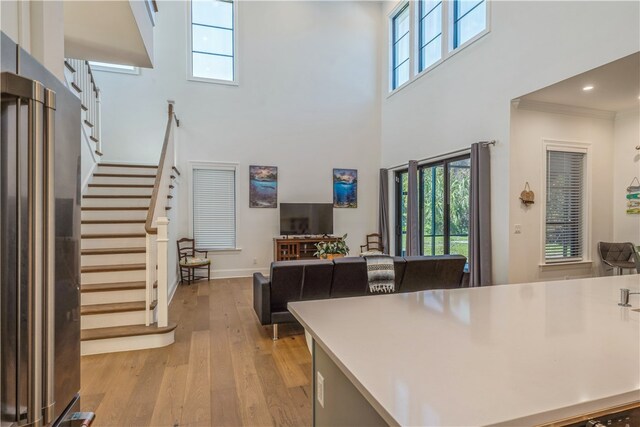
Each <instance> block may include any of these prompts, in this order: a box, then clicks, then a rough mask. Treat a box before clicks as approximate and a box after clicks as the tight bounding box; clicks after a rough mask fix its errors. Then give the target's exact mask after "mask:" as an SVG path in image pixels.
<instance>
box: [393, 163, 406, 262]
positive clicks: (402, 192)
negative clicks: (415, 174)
mask: <svg viewBox="0 0 640 427" xmlns="http://www.w3.org/2000/svg"><path fill="white" fill-rule="evenodd" d="M408 200H409V172H407V171H406V170H404V171H399V172H396V253H397V254H398V255H400V256H405V255H406V254H407V202H408Z"/></svg>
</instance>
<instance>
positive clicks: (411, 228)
mask: <svg viewBox="0 0 640 427" xmlns="http://www.w3.org/2000/svg"><path fill="white" fill-rule="evenodd" d="M407 179H408V180H409V185H408V187H409V188H408V193H407V255H408V256H414V255H420V216H419V211H418V162H417V161H415V160H410V161H409V174H408V176H407Z"/></svg>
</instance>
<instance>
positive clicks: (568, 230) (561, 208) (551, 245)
mask: <svg viewBox="0 0 640 427" xmlns="http://www.w3.org/2000/svg"><path fill="white" fill-rule="evenodd" d="M585 156H586V152H585V151H583V150H569V151H556V150H551V149H549V150H548V151H547V159H546V163H547V165H546V169H547V173H546V180H547V187H546V190H547V194H546V230H545V236H546V241H545V251H544V257H545V261H546V262H568V261H581V260H582V259H583V254H584V217H585Z"/></svg>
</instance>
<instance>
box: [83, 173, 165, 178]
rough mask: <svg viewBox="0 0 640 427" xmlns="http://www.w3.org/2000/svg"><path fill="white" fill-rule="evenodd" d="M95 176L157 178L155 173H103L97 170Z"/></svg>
mask: <svg viewBox="0 0 640 427" xmlns="http://www.w3.org/2000/svg"><path fill="white" fill-rule="evenodd" d="M93 176H94V177H95V176H97V177H101V178H155V177H156V175H155V174H138V173H102V172H96V173H94V174H93Z"/></svg>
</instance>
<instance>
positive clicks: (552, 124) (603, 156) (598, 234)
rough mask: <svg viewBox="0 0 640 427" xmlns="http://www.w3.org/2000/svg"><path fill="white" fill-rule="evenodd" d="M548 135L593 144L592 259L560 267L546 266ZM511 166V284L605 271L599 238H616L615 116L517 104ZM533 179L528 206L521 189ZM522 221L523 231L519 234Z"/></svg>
mask: <svg viewBox="0 0 640 427" xmlns="http://www.w3.org/2000/svg"><path fill="white" fill-rule="evenodd" d="M543 139H549V140H556V141H560V142H562V141H564V142H581V143H589V144H590V147H589V153H588V156H589V157H590V161H589V163H590V169H591V170H590V177H589V178H588V182H590V184H591V186H590V188H589V189H588V191H587V193H588V194H587V198H588V200H590V208H589V209H587V211H589V212H590V215H589V218H590V221H589V227H588V228H589V229H590V233H589V234H590V235H591V238H590V244H589V245H586V248H585V251H586V254H585V255H586V257H585V258H586V259H585V261H591V263H585V264H581V265H577V266H575V265H574V266H567V265H562V266H558V265H554V266H544V267H541V266H540V264H542V263H543V259H542V249H543V246H544V224H543V222H542V221H543V216H544V212H543V203H542V202H541V199H542V198H543V194H544V186H545V185H546V180H545V177H544V172H543V170H544V167H543V166H544V162H545V153H544V150H543ZM510 144H511V147H510V155H511V164H512V165H517V167H512V168H511V170H510V177H509V181H510V182H511V184H512V185H511V189H510V194H509V212H510V219H509V220H510V226H509V229H510V234H509V236H510V238H509V256H510V260H509V283H522V282H533V281H538V280H554V279H564V278H574V277H590V276H593V275H599V274H600V273H601V272H600V262H599V257H598V254H597V252H596V245H597V243H598V242H599V241H610V240H611V238H612V236H613V196H612V191H611V189H612V188H613V187H614V186H613V146H614V143H613V114H612V115H611V116H610V117H605V118H596V117H590V116H588V115H569V114H556V113H550V112H545V111H531V110H525V109H519V108H515V107H513V108H512V110H511V138H510ZM527 181H528V182H529V185H530V187H531V189H532V190H533V191H534V193H535V195H536V201H535V203H534V204H533V205H530V206H526V207H525V206H524V205H523V204H522V203H521V202H520V200H519V198H518V197H519V196H520V192H521V191H522V190H523V188H524V185H525V182H527ZM516 224H517V225H520V228H521V233H520V234H515V227H516Z"/></svg>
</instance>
